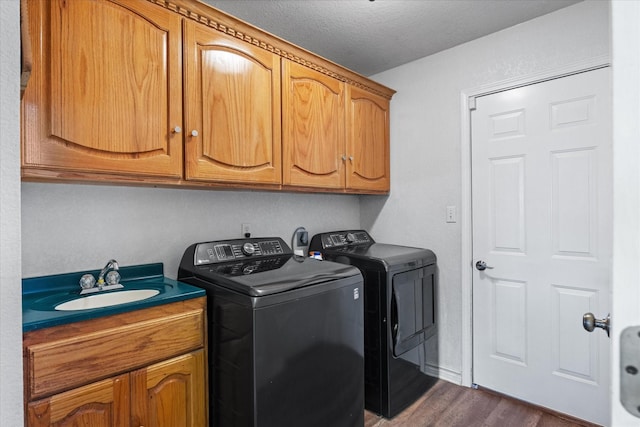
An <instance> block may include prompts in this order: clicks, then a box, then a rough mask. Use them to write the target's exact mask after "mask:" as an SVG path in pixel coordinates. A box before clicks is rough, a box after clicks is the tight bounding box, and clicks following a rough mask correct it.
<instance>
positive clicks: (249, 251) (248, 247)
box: [242, 242, 256, 256]
mask: <svg viewBox="0 0 640 427" xmlns="http://www.w3.org/2000/svg"><path fill="white" fill-rule="evenodd" d="M255 252H256V248H255V247H254V246H253V243H250V242H247V243H245V244H244V245H242V253H243V254H245V255H246V256H251V255H253V254H254V253H255Z"/></svg>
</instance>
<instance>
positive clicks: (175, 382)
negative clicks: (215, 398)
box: [131, 350, 207, 427]
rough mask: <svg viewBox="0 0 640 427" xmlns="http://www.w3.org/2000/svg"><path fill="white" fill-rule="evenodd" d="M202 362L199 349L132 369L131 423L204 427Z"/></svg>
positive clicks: (171, 426) (173, 426)
mask: <svg viewBox="0 0 640 427" xmlns="http://www.w3.org/2000/svg"><path fill="white" fill-rule="evenodd" d="M204 365H205V360H204V352H203V351H202V350H200V351H197V352H194V353H190V354H186V355H184V356H180V357H177V358H175V359H171V360H167V361H165V362H161V363H157V364H155V365H152V366H149V367H147V368H144V369H140V370H138V371H135V372H133V373H132V374H131V382H132V384H131V390H132V393H131V394H132V396H131V397H132V399H131V414H132V415H131V421H132V426H156V427H176V426H193V427H199V426H205V425H206V422H205V421H206V419H207V418H206V405H202V404H201V403H202V402H204V401H205V398H206V397H205V396H206V393H205V385H206V381H205V370H204ZM198 403H200V404H198Z"/></svg>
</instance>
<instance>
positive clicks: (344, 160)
mask: <svg viewBox="0 0 640 427" xmlns="http://www.w3.org/2000/svg"><path fill="white" fill-rule="evenodd" d="M342 161H343V162H346V161H347V156H345V155H344V154H343V155H342Z"/></svg>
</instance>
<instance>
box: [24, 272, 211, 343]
mask: <svg viewBox="0 0 640 427" xmlns="http://www.w3.org/2000/svg"><path fill="white" fill-rule="evenodd" d="M118 272H119V273H120V277H121V279H120V283H121V284H122V285H123V286H124V288H123V289H119V290H120V291H121V290H133V289H157V290H158V291H160V293H159V294H158V295H156V296H153V297H151V298H148V299H145V300H141V301H134V302H129V303H124V304H118V305H114V306H110V307H101V308H94V309H90V310H74V311H58V310H55V309H54V307H55V306H57V305H58V304H61V303H63V302H66V301H70V300H73V299H77V298H80V290H81V288H80V285H79V281H80V277H82V275H83V274H87V273H89V274H93V275H94V277H98V274H99V273H100V270H91V271H81V272H75V273H65V274H56V275H52V276H42V277H32V278H26V279H22V331H23V332H29V331H34V330H36V329H42V328H48V327H51V326H57V325H64V324H67V323H72V322H78V321H82V320H89V319H95V318H98V317H103V316H110V315H112V314H118V313H126V312H128V311H133V310H139V309H141V308H148V307H155V306H158V305H162V304H168V303H172V302H176V301H182V300H187V299H191V298H197V297H201V296H205V294H206V293H205V291H204V290H203V289H201V288H198V287H195V286H191V285H187V284H186V283H182V282H178V281H176V280H173V279H169V278H166V277H164V266H163V264H162V263H155V264H144V265H137V266H125V267H120V269H119V270H118ZM119 290H112V291H101V292H98V293H108V292H118V291H119ZM96 294H97V293H94V294H88V295H86V296H90V295H96Z"/></svg>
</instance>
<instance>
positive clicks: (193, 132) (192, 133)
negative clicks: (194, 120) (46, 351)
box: [191, 129, 198, 137]
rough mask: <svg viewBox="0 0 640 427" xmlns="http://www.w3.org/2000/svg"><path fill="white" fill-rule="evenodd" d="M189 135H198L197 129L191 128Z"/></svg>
mask: <svg viewBox="0 0 640 427" xmlns="http://www.w3.org/2000/svg"><path fill="white" fill-rule="evenodd" d="M191 136H193V137H196V136H198V131H197V130H195V129H194V130H192V131H191Z"/></svg>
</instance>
